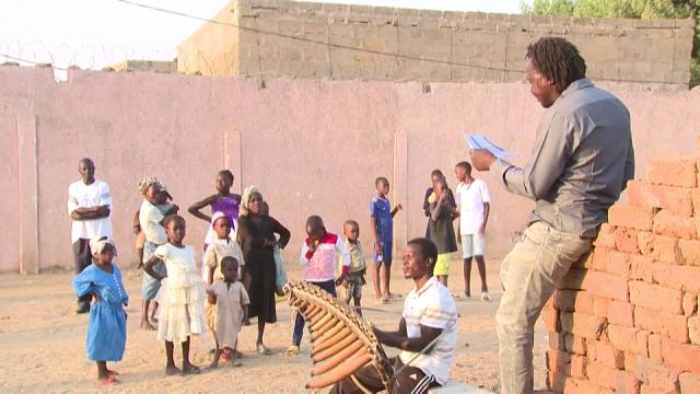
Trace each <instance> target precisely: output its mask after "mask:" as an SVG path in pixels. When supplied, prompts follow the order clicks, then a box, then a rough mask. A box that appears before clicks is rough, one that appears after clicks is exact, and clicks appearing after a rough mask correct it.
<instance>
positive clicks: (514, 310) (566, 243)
mask: <svg viewBox="0 0 700 394" xmlns="http://www.w3.org/2000/svg"><path fill="white" fill-rule="evenodd" d="M591 242H592V240H591V239H588V238H581V237H580V236H578V235H575V234H568V233H562V232H559V231H556V230H554V229H552V228H551V227H550V226H549V225H548V224H545V223H543V222H535V223H533V224H531V225H530V226H529V227H528V228H527V230H526V231H525V234H524V235H523V238H522V239H521V240H520V241H518V243H517V244H516V245H515V247H514V248H513V250H512V251H511V252H510V253H509V254H508V255H507V256H506V258H505V259H504V260H503V264H502V265H501V283H502V285H503V288H504V292H503V297H502V298H501V303H500V305H499V306H498V311H497V312H496V328H497V332H498V344H499V349H498V357H499V363H500V375H501V393H502V394H531V393H532V392H533V366H532V347H533V340H534V326H535V322H536V321H537V318H538V317H539V315H540V312H541V311H542V308H543V307H544V304H545V303H546V302H547V300H548V299H549V297H550V296H551V295H552V293H553V292H554V289H555V287H556V285H557V283H558V282H559V281H560V280H561V279H562V277H564V275H566V273H567V272H568V271H569V268H570V267H571V264H572V263H574V262H576V261H577V260H579V259H580V258H581V257H582V256H583V255H584V254H585V253H587V252H588V251H589V250H590V249H591Z"/></svg>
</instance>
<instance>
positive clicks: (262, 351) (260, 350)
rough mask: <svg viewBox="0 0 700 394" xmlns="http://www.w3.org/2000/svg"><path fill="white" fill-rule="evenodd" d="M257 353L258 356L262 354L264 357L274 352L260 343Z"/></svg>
mask: <svg viewBox="0 0 700 394" xmlns="http://www.w3.org/2000/svg"><path fill="white" fill-rule="evenodd" d="M257 351H258V354H261V355H263V356H269V355H271V354H272V351H271V350H270V349H268V348H266V347H265V345H263V344H262V343H259V344H258V345H257Z"/></svg>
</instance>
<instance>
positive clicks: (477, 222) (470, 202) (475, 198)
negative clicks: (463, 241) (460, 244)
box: [456, 179, 491, 235]
mask: <svg viewBox="0 0 700 394" xmlns="http://www.w3.org/2000/svg"><path fill="white" fill-rule="evenodd" d="M456 200H457V201H456V202H457V209H458V210H459V232H460V234H461V235H470V234H476V233H478V232H479V230H480V229H481V224H482V223H483V221H484V203H487V202H491V197H489V189H488V188H487V187H486V182H484V181H482V180H481V179H474V180H473V181H472V182H471V183H469V184H465V183H462V182H460V184H459V185H457V198H456Z"/></svg>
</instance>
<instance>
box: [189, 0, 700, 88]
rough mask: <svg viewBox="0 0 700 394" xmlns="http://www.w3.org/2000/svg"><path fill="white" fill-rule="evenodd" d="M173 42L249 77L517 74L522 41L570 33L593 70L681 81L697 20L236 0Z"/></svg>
mask: <svg viewBox="0 0 700 394" xmlns="http://www.w3.org/2000/svg"><path fill="white" fill-rule="evenodd" d="M213 19H214V20H215V21H216V22H217V23H205V24H203V25H202V27H201V28H200V29H199V30H198V31H197V32H195V33H194V34H192V36H190V37H189V38H188V39H187V40H185V41H184V42H183V43H182V44H181V45H179V47H178V55H177V56H178V59H177V60H178V71H179V72H181V73H187V74H194V73H201V74H203V75H229V76H231V75H237V76H245V77H255V78H279V77H287V78H311V79H318V78H327V79H341V80H345V79H366V80H392V81H410V80H418V81H493V82H507V81H518V80H521V79H523V75H522V72H521V70H522V68H523V58H524V56H525V53H526V48H527V45H528V44H530V43H531V42H533V41H534V40H536V39H537V38H539V37H542V36H547V35H555V36H563V37H566V38H567V39H569V40H571V41H572V42H574V43H575V44H576V45H577V46H578V47H579V49H580V50H581V52H582V54H583V55H584V57H585V59H586V61H587V64H588V71H589V72H588V74H589V75H590V76H592V77H594V78H596V79H598V80H602V79H606V80H610V81H619V80H625V81H639V82H651V81H655V83H659V84H662V85H669V86H671V87H676V88H681V89H682V88H687V86H688V80H689V78H690V70H689V64H690V55H691V51H692V45H693V34H694V22H693V21H692V20H691V19H686V20H673V19H660V20H648V21H647V20H634V19H593V18H568V17H534V16H526V15H506V14H485V13H478V12H442V11H426V10H411V9H399V8H387V7H370V6H358V5H343V4H321V3H308V2H295V1H285V0H234V1H231V2H230V3H229V4H228V5H227V6H226V7H225V8H224V9H222V10H221V11H220V12H219V13H218V14H217V15H216V16H213Z"/></svg>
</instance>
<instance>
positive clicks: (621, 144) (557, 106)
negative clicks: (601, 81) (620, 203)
mask: <svg viewBox="0 0 700 394" xmlns="http://www.w3.org/2000/svg"><path fill="white" fill-rule="evenodd" d="M496 163H497V164H496V167H497V169H498V170H499V173H500V174H501V179H502V181H503V183H504V184H505V186H506V188H507V189H508V190H509V191H510V192H512V193H516V194H519V195H522V196H525V197H528V198H530V199H533V200H535V204H536V205H535V210H534V211H533V213H532V218H531V222H535V221H543V222H545V223H547V224H549V225H550V226H552V227H553V228H554V229H556V230H558V231H562V232H566V233H573V234H578V235H580V236H582V237H593V236H595V235H596V232H597V228H598V226H599V225H600V224H601V223H603V222H605V221H606V220H607V211H608V208H609V207H610V206H611V205H612V204H613V203H615V201H617V199H618V198H619V197H620V193H621V192H622V190H624V188H625V186H626V184H627V181H628V180H630V179H632V178H634V148H633V146H632V136H631V130H630V115H629V111H628V110H627V108H626V107H625V105H624V104H622V102H621V101H620V100H619V99H618V98H617V97H615V96H613V95H612V94H610V93H609V92H606V91H604V90H602V89H599V88H597V87H595V86H594V85H593V83H591V81H590V80H588V79H580V80H578V81H575V82H573V83H572V84H571V85H569V87H568V88H567V89H566V90H565V91H564V92H563V93H562V94H561V96H559V98H558V99H557V100H556V101H555V102H554V104H553V105H552V106H551V107H550V108H548V109H547V110H546V112H545V114H544V116H543V118H542V121H541V123H540V125H539V127H538V129H537V137H536V145H535V149H534V150H533V153H532V158H531V159H530V162H529V163H528V164H527V165H526V166H525V167H524V168H519V167H516V166H514V165H512V164H510V163H507V162H505V161H502V160H498V161H497V162H496Z"/></svg>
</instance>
